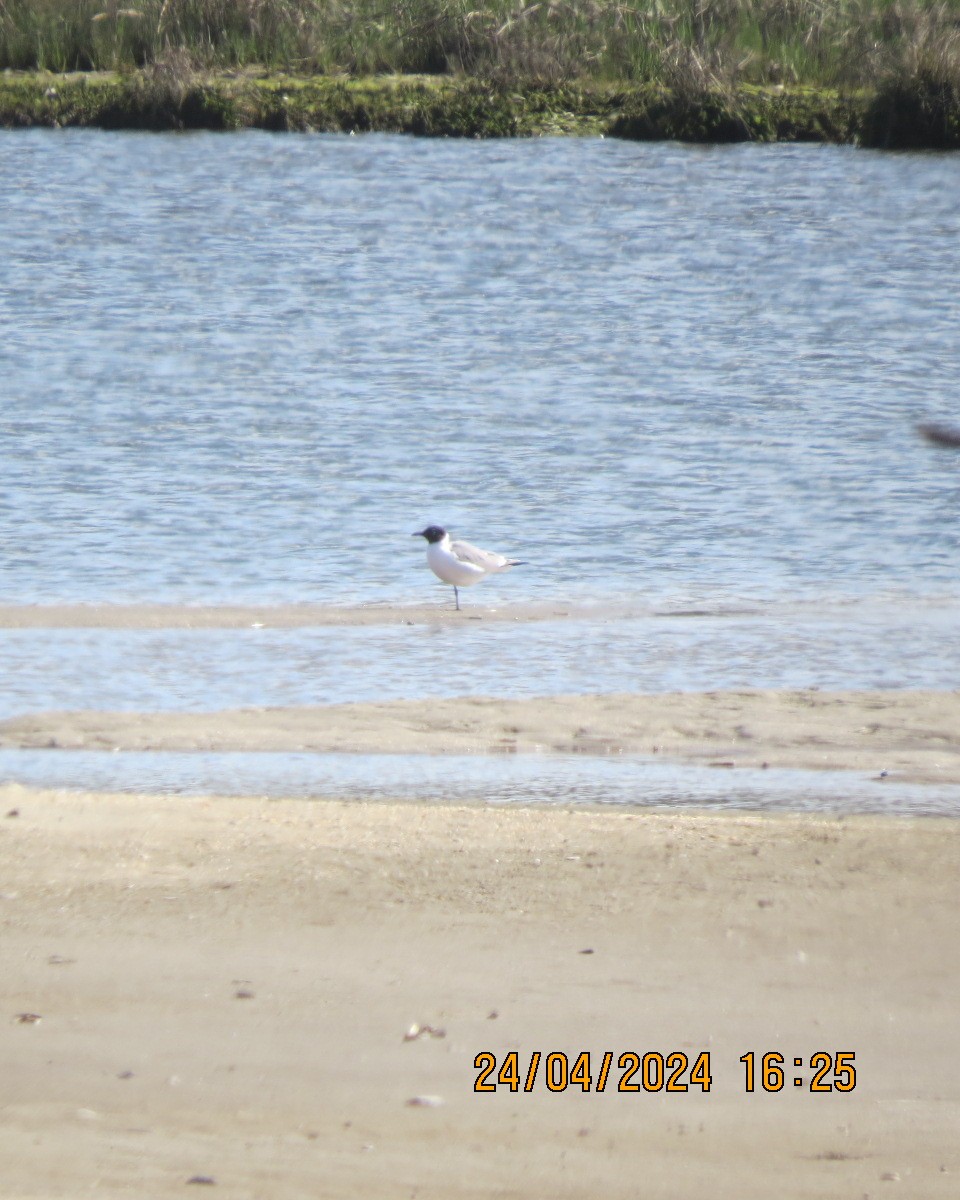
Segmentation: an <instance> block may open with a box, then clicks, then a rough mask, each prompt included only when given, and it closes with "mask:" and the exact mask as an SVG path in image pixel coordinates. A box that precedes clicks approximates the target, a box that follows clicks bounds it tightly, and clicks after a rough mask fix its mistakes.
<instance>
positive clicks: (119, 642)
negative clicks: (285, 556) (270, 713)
mask: <svg viewBox="0 0 960 1200" xmlns="http://www.w3.org/2000/svg"><path fill="white" fill-rule="evenodd" d="M482 611H483V610H482V609H479V610H478V614H482ZM0 662H2V663H3V676H4V681H3V688H2V691H0V719H2V718H4V717H10V716H15V715H16V714H18V713H25V712H43V711H47V710H49V709H109V710H126V711H133V712H137V711H146V712H152V711H160V710H173V711H198V712H202V711H207V710H210V709H221V708H242V707H250V706H254V707H255V706H261V705H263V706H284V705H299V704H342V703H350V702H359V701H376V700H405V699H409V700H419V699H431V698H441V697H454V696H465V695H473V696H503V697H511V698H518V699H519V698H525V697H531V696H543V695H549V694H552V693H557V692H563V693H570V694H590V693H602V692H669V691H710V690H717V689H723V688H809V687H822V688H827V689H840V688H952V687H954V686H955V684H956V681H957V679H958V678H960V638H958V637H957V636H956V612H955V610H954V608H953V606H950V605H933V604H927V605H924V606H917V605H911V606H907V605H905V604H904V603H903V602H902V601H900V602H898V601H896V600H888V601H886V602H883V603H880V602H873V603H872V604H870V605H867V604H857V605H854V604H847V605H834V606H832V607H830V608H825V607H823V606H821V605H816V604H806V605H796V604H794V605H787V604H781V605H772V606H768V607H765V608H759V607H758V608H756V609H752V610H748V611H743V610H739V611H732V612H724V611H717V612H709V611H707V612H704V611H701V612H698V613H696V614H686V615H681V614H671V613H664V612H651V613H647V614H646V615H643V616H640V615H636V616H631V617H620V616H617V617H614V616H605V615H603V613H602V612H601V613H599V614H598V615H597V616H595V617H592V618H591V617H584V616H578V617H576V618H570V619H566V620H565V619H552V620H545V621H533V622H523V623H518V624H510V623H509V622H501V621H496V622H486V623H485V622H484V621H483V620H482V619H479V620H472V619H471V618H470V616H469V615H468V614H467V615H465V618H464V620H463V621H462V622H461V623H457V624H449V623H443V624H424V623H407V622H406V621H399V622H397V623H395V624H392V625H382V626H378V625H374V626H365V627H360V628H351V627H342V626H340V627H322V626H320V627H314V628H309V627H308V628H298V629H269V628H263V629H257V628H250V629H239V630H237V629H229V630H209V629H204V630H183V629H167V630H130V629H126V630H121V629H52V630H42V631H39V630H34V629H0Z"/></svg>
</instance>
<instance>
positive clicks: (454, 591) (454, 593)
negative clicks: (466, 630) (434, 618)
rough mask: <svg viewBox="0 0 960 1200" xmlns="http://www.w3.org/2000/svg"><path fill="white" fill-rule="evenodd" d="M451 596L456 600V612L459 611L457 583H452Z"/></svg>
mask: <svg viewBox="0 0 960 1200" xmlns="http://www.w3.org/2000/svg"><path fill="white" fill-rule="evenodd" d="M453 598H454V600H456V602H457V612H459V611H460V593H459V592H458V591H457V585H456V584H454V585H453Z"/></svg>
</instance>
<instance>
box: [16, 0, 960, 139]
mask: <svg viewBox="0 0 960 1200" xmlns="http://www.w3.org/2000/svg"><path fill="white" fill-rule="evenodd" d="M0 69H6V70H8V71H49V72H56V73H65V72H118V73H122V74H125V75H129V74H131V73H135V72H139V73H141V74H143V73H144V72H146V73H148V75H147V83H146V84H144V86H147V87H152V88H154V89H155V90H156V89H158V88H159V89H161V90H162V89H163V88H164V87H166V88H168V89H172V92H173V94H175V93H176V92H178V91H181V92H186V91H189V89H190V87H191V86H193V85H195V84H196V83H197V81H198V80H200V79H201V78H203V77H210V76H211V75H212V74H213V75H220V76H222V75H223V74H224V73H230V72H240V73H246V74H249V73H250V72H267V73H271V74H278V73H282V74H285V75H292V76H297V77H310V78H315V77H323V78H327V79H340V80H342V79H344V78H361V77H369V76H380V75H393V76H420V77H423V76H427V77H434V78H437V79H448V80H456V81H459V83H460V84H464V83H465V84H467V85H468V89H467V90H468V91H469V85H470V84H481V85H482V86H483V87H484V88H485V89H487V90H488V92H489V91H490V90H491V89H492V90H493V91H495V92H504V93H505V92H509V91H511V90H512V91H516V90H518V89H519V90H520V91H521V92H524V93H526V92H529V91H530V89H535V90H537V91H538V92H539V93H543V92H544V91H545V90H550V89H553V90H556V89H570V88H574V89H577V90H578V91H579V92H581V93H582V92H584V91H591V92H594V93H596V92H598V89H599V90H600V91H602V90H603V89H607V91H609V90H610V89H611V88H613V89H617V88H619V89H626V90H629V91H632V92H636V90H637V89H641V90H642V89H650V88H657V89H660V91H661V93H662V94H663V95H667V96H669V97H671V98H675V99H677V100H678V101H679V102H681V103H682V104H683V105H686V106H687V107H689V105H690V104H691V103H693V104H694V105H700V104H701V103H702V101H703V99H704V97H710V98H712V102H713V103H714V105H715V106H716V105H717V104H719V105H720V106H721V107H722V108H723V109H724V111H725V113H726V114H727V117H729V116H730V114H732V124H731V121H730V120H727V119H726V118H724V120H723V121H721V122H720V125H722V126H723V127H724V128H726V129H727V131H728V133H729V134H730V135H731V136H733V135H735V134H737V132H738V130H739V128H740V126H741V125H742V127H743V131H745V132H746V134H747V135H749V134H750V123H751V118H750V117H749V115H748V116H747V118H746V119H744V120H741V119H740V118H741V117H743V116H744V114H743V113H742V112H740V114H739V116H738V115H737V114H738V110H737V106H736V104H735V103H734V102H733V100H732V98H734V97H737V96H742V95H743V94H744V91H745V89H750V88H759V89H772V90H777V91H779V90H780V89H783V90H785V91H788V92H791V93H794V94H796V93H798V92H802V91H803V90H804V89H809V88H815V89H818V91H820V92H821V93H825V92H829V93H831V94H832V95H834V96H839V97H843V98H852V97H856V96H858V95H859V96H861V97H862V96H864V95H869V105H868V107H869V109H870V111H869V112H866V111H865V114H864V118H863V124H862V130H858V133H862V134H863V136H865V137H866V138H867V140H873V141H874V142H877V143H879V144H893V145H899V144H910V143H911V141H915V140H917V139H918V138H919V141H920V142H921V143H922V144H929V145H937V146H941V145H942V146H949V145H958V144H960V0H641V2H640V3H634V4H631V3H622V2H620V0H547V2H543V3H538V2H534V3H524V2H523V0H493V2H492V3H488V4H485V5H482V6H479V7H477V6H474V5H473V4H468V3H466V2H465V0H397V2H394V3H391V4H389V5H386V4H384V3H383V0H297V2H294V0H0ZM141 90H142V88H141ZM460 90H462V88H461V89H458V91H460ZM634 107H636V106H634ZM648 107H649V106H648ZM644 111H646V109H645V110H644ZM707 123H708V124H709V121H708V122H707ZM694 124H696V122H694ZM640 125H641V126H643V122H642V121H641V122H640Z"/></svg>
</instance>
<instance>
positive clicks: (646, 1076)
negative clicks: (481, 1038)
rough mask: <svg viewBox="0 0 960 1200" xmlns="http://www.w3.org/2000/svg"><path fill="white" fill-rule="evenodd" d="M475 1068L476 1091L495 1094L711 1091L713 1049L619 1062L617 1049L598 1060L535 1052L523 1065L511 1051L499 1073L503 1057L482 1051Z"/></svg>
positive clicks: (629, 1053)
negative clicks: (540, 1090)
mask: <svg viewBox="0 0 960 1200" xmlns="http://www.w3.org/2000/svg"><path fill="white" fill-rule="evenodd" d="M473 1066H474V1069H475V1070H476V1071H477V1072H479V1073H478V1075H477V1078H476V1080H475V1081H474V1084H473V1090H474V1091H475V1092H495V1091H497V1090H498V1088H505V1089H507V1090H509V1091H511V1092H520V1091H523V1092H532V1091H533V1090H534V1088H536V1087H537V1085H538V1084H539V1085H540V1086H541V1087H544V1088H546V1090H547V1091H548V1092H565V1091H566V1090H567V1089H568V1088H579V1089H580V1090H581V1091H582V1092H591V1091H593V1092H605V1091H606V1090H607V1086H608V1084H609V1086H610V1090H611V1091H617V1092H688V1091H690V1089H691V1088H700V1090H701V1091H704V1092H709V1091H710V1084H711V1075H710V1051H709V1050H701V1051H700V1053H699V1054H698V1055H697V1056H696V1057H695V1058H691V1056H690V1055H688V1054H685V1053H684V1052H683V1051H682V1050H673V1051H671V1052H669V1053H666V1054H663V1053H661V1052H660V1051H658V1050H648V1051H646V1052H645V1053H643V1054H641V1053H639V1052H638V1051H636V1050H625V1051H624V1052H623V1053H622V1054H620V1055H618V1056H617V1058H616V1063H614V1053H613V1051H612V1050H605V1051H604V1052H603V1053H602V1054H598V1055H597V1056H596V1057H595V1058H594V1057H593V1056H591V1053H590V1051H589V1050H581V1051H580V1053H579V1054H576V1055H568V1054H564V1053H563V1052H562V1051H560V1050H554V1051H551V1052H549V1053H547V1054H544V1053H543V1052H542V1051H540V1050H534V1051H532V1052H531V1054H530V1057H529V1059H528V1058H526V1057H524V1059H523V1061H522V1062H521V1060H520V1055H519V1053H518V1051H516V1050H511V1051H509V1052H508V1053H507V1054H505V1055H504V1056H503V1058H502V1059H501V1060H500V1065H499V1069H498V1067H497V1056H496V1055H495V1054H493V1053H492V1052H491V1051H489V1050H481V1051H480V1053H479V1054H478V1055H477V1056H476V1058H474V1060H473Z"/></svg>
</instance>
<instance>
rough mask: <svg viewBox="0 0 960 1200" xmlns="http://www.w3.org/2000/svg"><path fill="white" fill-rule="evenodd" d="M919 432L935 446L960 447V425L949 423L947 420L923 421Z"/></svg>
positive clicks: (919, 426) (918, 428)
mask: <svg viewBox="0 0 960 1200" xmlns="http://www.w3.org/2000/svg"><path fill="white" fill-rule="evenodd" d="M917 433H919V434H921V436H923V437H925V438H926V439H927V441H928V442H932V443H933V444H934V445H935V446H954V447H960V426H957V425H948V424H947V423H946V421H921V422H920V424H919V425H918V426H917Z"/></svg>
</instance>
